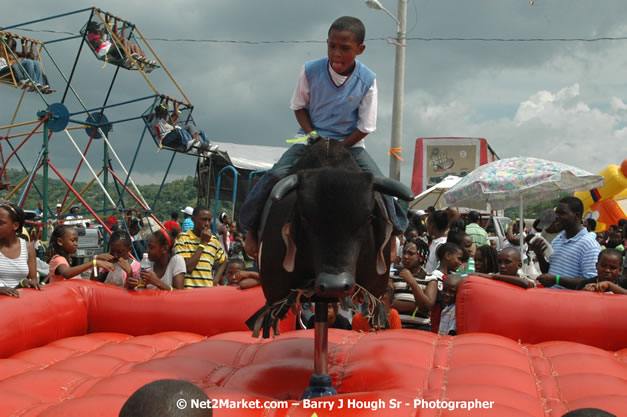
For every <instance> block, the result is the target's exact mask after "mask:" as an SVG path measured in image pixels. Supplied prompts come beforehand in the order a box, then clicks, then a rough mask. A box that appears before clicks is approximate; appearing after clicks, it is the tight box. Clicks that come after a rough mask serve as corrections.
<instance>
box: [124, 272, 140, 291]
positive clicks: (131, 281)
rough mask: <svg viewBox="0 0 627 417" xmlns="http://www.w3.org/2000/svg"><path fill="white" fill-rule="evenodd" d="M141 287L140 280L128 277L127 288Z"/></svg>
mask: <svg viewBox="0 0 627 417" xmlns="http://www.w3.org/2000/svg"><path fill="white" fill-rule="evenodd" d="M138 285H139V279H137V278H135V277H134V276H132V275H129V276H128V277H126V288H131V289H132V288H135V287H137V286H138Z"/></svg>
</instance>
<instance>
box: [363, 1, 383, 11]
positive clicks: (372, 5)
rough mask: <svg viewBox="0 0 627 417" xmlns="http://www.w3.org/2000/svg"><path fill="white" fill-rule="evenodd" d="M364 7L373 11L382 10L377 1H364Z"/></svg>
mask: <svg viewBox="0 0 627 417" xmlns="http://www.w3.org/2000/svg"><path fill="white" fill-rule="evenodd" d="M366 6H368V7H370V8H371V9H375V10H383V5H382V4H381V3H380V2H379V0H366Z"/></svg>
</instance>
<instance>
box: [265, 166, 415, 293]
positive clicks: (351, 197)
mask: <svg viewBox="0 0 627 417" xmlns="http://www.w3.org/2000/svg"><path fill="white" fill-rule="evenodd" d="M375 192H380V193H384V194H388V195H391V196H396V197H398V198H402V199H405V200H410V199H411V198H412V196H413V195H412V192H411V190H409V189H408V188H407V187H405V186H404V185H402V184H401V183H399V182H397V181H394V180H391V179H388V178H384V177H373V175H372V174H368V173H363V172H360V171H354V170H347V169H341V168H317V169H306V170H302V171H299V172H298V173H297V174H293V175H290V176H288V177H286V178H284V179H283V180H281V181H280V182H279V183H277V184H276V185H275V187H274V188H273V190H272V195H271V198H272V200H273V202H274V204H273V205H272V209H271V210H270V212H269V214H268V218H267V220H266V227H265V229H264V232H263V235H262V239H261V247H260V253H259V261H260V262H259V263H260V265H259V266H260V273H261V282H262V287H263V290H264V294H265V296H266V299H267V301H268V303H269V304H272V303H275V302H277V301H279V300H281V299H283V298H284V297H286V296H287V295H288V294H289V292H290V290H291V289H298V288H300V289H303V288H311V287H312V284H313V287H314V288H315V291H316V294H317V295H318V296H320V297H324V298H336V297H337V298H341V297H345V296H347V295H349V294H350V293H351V292H352V291H353V289H354V287H355V284H356V281H357V283H358V284H359V285H361V286H362V287H364V288H365V289H367V290H368V291H370V292H371V293H372V294H373V295H375V296H378V295H380V294H381V293H383V291H384V290H385V286H386V285H387V280H388V276H389V266H390V250H389V240H390V235H391V231H392V225H391V223H390V222H389V220H388V219H387V217H386V215H385V214H384V213H385V211H384V205H383V202H382V200H381V198H380V197H379V196H378V194H377V193H375Z"/></svg>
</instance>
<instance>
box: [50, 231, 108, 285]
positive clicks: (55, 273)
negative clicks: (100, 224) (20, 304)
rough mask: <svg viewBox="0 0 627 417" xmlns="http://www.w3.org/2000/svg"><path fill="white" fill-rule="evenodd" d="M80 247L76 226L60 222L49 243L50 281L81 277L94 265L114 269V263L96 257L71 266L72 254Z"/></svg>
mask: <svg viewBox="0 0 627 417" xmlns="http://www.w3.org/2000/svg"><path fill="white" fill-rule="evenodd" d="M77 248H78V233H77V232H76V229H75V228H74V226H68V225H66V224H60V225H58V226H56V227H55V228H54V231H53V232H52V235H50V243H49V244H48V259H49V260H48V263H49V264H50V273H49V274H48V279H49V281H50V282H51V283H52V282H56V281H64V280H66V279H71V278H79V277H80V274H82V273H83V272H85V271H89V270H90V269H91V268H92V267H96V268H98V267H100V268H104V269H106V270H107V271H113V264H111V263H110V262H107V261H105V260H103V259H98V258H94V259H93V261H92V262H88V263H84V264H82V265H77V266H72V267H71V266H70V256H72V254H74V253H76V249H77Z"/></svg>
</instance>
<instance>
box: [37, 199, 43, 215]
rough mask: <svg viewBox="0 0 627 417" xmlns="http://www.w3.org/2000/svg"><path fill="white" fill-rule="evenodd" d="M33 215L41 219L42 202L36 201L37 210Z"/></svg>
mask: <svg viewBox="0 0 627 417" xmlns="http://www.w3.org/2000/svg"><path fill="white" fill-rule="evenodd" d="M35 215H36V216H37V217H42V216H43V215H44V202H43V201H38V202H37V208H36V209H35Z"/></svg>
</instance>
